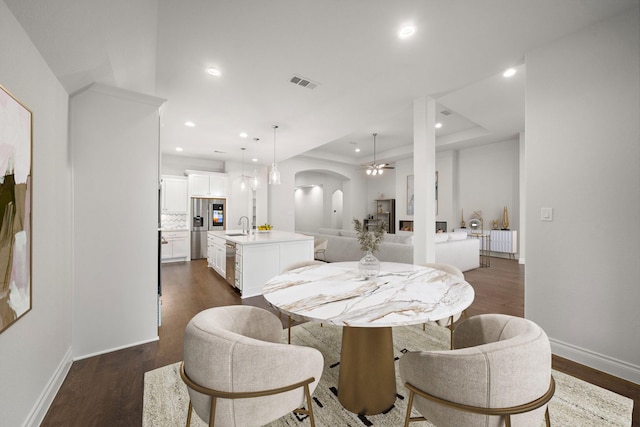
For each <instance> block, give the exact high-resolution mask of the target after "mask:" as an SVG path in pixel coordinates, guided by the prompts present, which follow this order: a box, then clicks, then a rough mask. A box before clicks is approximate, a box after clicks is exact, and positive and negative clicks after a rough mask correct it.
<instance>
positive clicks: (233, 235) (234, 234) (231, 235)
mask: <svg viewBox="0 0 640 427" xmlns="http://www.w3.org/2000/svg"><path fill="white" fill-rule="evenodd" d="M225 236H230V237H237V236H248V234H244V233H231V234H225Z"/></svg>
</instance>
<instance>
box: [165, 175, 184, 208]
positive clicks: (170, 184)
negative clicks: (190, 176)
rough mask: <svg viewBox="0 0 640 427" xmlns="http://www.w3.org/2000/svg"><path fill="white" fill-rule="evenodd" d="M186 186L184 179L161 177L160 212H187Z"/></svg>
mask: <svg viewBox="0 0 640 427" xmlns="http://www.w3.org/2000/svg"><path fill="white" fill-rule="evenodd" d="M188 184H189V182H188V181H187V178H186V177H184V178H183V177H180V176H166V175H163V176H162V211H163V212H176V213H186V212H187V210H188V209H187V201H188V199H189V195H188Z"/></svg>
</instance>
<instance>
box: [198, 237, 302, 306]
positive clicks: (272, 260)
mask: <svg viewBox="0 0 640 427" xmlns="http://www.w3.org/2000/svg"><path fill="white" fill-rule="evenodd" d="M207 237H208V239H207V263H208V265H209V267H211V268H213V269H214V270H215V271H216V272H217V273H218V274H220V275H221V276H222V277H224V278H225V279H226V280H227V282H229V284H230V285H231V286H233V287H235V288H236V289H237V290H238V291H239V292H240V294H241V295H242V298H247V297H253V296H256V295H262V287H263V286H264V284H265V283H267V281H269V279H271V278H272V277H275V276H277V275H279V274H280V273H282V270H283V269H284V268H285V267H286V266H288V265H290V264H293V263H294V262H301V261H311V260H313V236H306V235H304V234H298V233H291V232H287V231H276V230H269V231H266V232H263V231H258V230H252V231H251V232H250V233H248V234H247V233H243V232H242V230H221V231H209V232H208V236H207Z"/></svg>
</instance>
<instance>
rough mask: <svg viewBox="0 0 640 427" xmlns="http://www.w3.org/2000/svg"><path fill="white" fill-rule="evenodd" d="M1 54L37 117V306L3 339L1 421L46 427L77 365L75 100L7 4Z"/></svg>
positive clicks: (1, 19)
mask: <svg viewBox="0 0 640 427" xmlns="http://www.w3.org/2000/svg"><path fill="white" fill-rule="evenodd" d="M0 55H1V56H2V60H0V84H2V85H3V86H4V87H5V88H6V89H7V90H9V91H10V92H11V93H12V94H13V95H14V96H15V97H17V98H18V99H19V100H20V101H21V102H22V103H24V104H25V105H26V106H27V107H29V109H30V110H31V111H32V112H33V150H32V156H33V157H32V175H33V199H32V206H33V209H32V229H33V238H32V257H31V261H32V266H31V278H32V301H33V306H32V309H31V311H29V312H28V313H26V314H25V315H24V316H23V317H22V318H20V319H19V320H18V321H17V322H15V323H14V324H13V325H11V326H10V327H9V328H8V329H6V330H5V331H4V332H2V334H0V361H2V363H0V414H2V416H1V417H2V418H1V419H2V421H0V424H2V425H6V426H20V425H38V424H39V423H40V421H41V420H42V418H43V417H44V414H45V412H46V410H47V409H48V406H49V403H50V402H51V400H52V399H53V397H54V396H55V394H56V392H57V391H58V387H59V386H60V384H61V383H62V380H64V377H65V375H66V373H67V371H68V369H69V367H70V364H71V345H72V342H71V313H72V305H71V301H72V298H71V166H70V164H69V157H68V148H69V147H68V144H67V139H68V138H67V117H68V113H67V111H68V96H67V93H66V92H65V91H64V89H63V88H62V86H61V85H60V83H59V82H58V81H57V80H56V78H55V76H54V75H53V73H52V72H51V70H50V69H49V67H48V66H47V64H46V63H45V62H44V60H43V59H42V57H41V56H40V54H39V53H38V51H37V50H36V48H35V47H34V46H33V44H32V43H31V41H30V39H29V37H28V36H27V35H26V34H25V33H24V31H23V29H22V27H20V25H19V24H18V22H17V21H16V20H15V18H14V17H13V15H12V14H11V12H10V11H9V9H8V8H7V6H6V5H5V3H4V2H3V1H2V0H0Z"/></svg>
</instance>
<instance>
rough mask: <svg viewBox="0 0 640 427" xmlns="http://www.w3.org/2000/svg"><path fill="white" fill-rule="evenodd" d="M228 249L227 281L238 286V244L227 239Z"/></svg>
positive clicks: (226, 247) (226, 246) (226, 245)
mask: <svg viewBox="0 0 640 427" xmlns="http://www.w3.org/2000/svg"><path fill="white" fill-rule="evenodd" d="M225 249H226V268H225V270H226V273H227V282H228V283H229V284H230V285H231V286H233V287H235V286H236V283H235V281H236V244H235V242H230V241H228V240H227V243H226V244H225Z"/></svg>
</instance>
